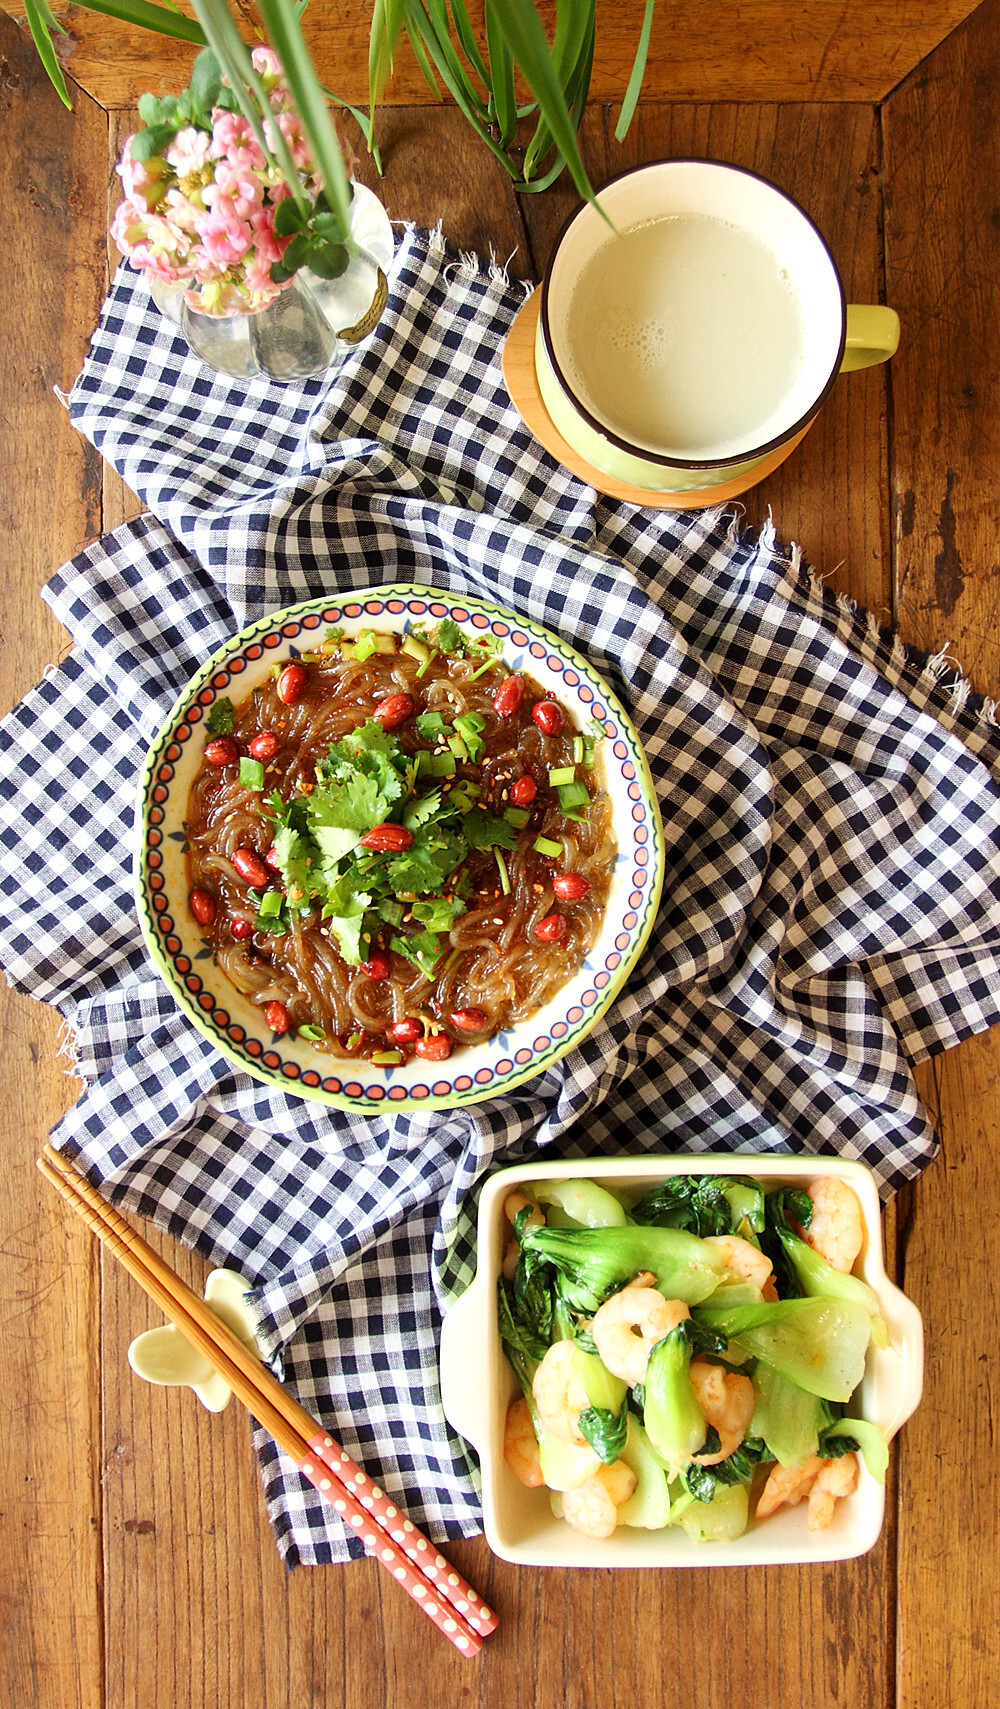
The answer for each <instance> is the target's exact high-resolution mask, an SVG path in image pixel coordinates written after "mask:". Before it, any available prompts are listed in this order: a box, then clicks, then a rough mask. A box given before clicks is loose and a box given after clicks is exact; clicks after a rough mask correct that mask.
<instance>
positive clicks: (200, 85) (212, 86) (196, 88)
mask: <svg viewBox="0 0 1000 1709" xmlns="http://www.w3.org/2000/svg"><path fill="white" fill-rule="evenodd" d="M221 88H222V72H221V71H220V70H219V62H218V60H217V59H216V57H215V55H214V53H213V52H212V50H211V48H210V47H206V48H203V49H202V51H201V53H200V54H199V55H198V57H197V59H196V60H195V62H194V65H193V66H192V67H191V81H190V83H189V84H188V90H189V92H190V95H191V99H192V101H194V102H195V103H196V105H197V106H198V107H200V108H201V110H202V112H206V113H210V112H211V110H212V108H213V107H214V106H215V104H216V102H217V100H218V99H219V91H220V90H221Z"/></svg>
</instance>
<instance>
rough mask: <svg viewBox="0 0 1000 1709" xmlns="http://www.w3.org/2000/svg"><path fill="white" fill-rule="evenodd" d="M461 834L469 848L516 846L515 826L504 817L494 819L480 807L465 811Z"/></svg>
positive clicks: (509, 847) (510, 847)
mask: <svg viewBox="0 0 1000 1709" xmlns="http://www.w3.org/2000/svg"><path fill="white" fill-rule="evenodd" d="M462 834H463V836H464V837H465V840H466V842H467V843H468V845H469V847H470V849H492V848H501V849H516V848H517V827H516V826H515V825H511V824H508V822H507V820H506V819H495V818H494V817H493V815H492V814H490V813H487V812H485V811H484V810H483V808H482V807H473V808H472V809H471V811H470V812H468V813H466V815H465V818H464V819H463V820H462Z"/></svg>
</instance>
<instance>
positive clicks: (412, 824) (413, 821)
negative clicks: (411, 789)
mask: <svg viewBox="0 0 1000 1709" xmlns="http://www.w3.org/2000/svg"><path fill="white" fill-rule="evenodd" d="M446 811H447V809H446ZM440 814H441V791H440V789H432V790H431V791H430V792H429V794H427V795H421V796H419V797H418V798H417V799H416V800H414V801H409V802H407V805H406V808H405V810H404V812H403V824H404V825H405V826H406V829H407V830H408V831H417V830H419V829H420V826H421V825H427V824H429V823H430V822H431V820H433V819H436V818H438V817H439V816H440Z"/></svg>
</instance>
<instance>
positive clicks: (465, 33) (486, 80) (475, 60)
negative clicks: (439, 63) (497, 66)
mask: <svg viewBox="0 0 1000 1709" xmlns="http://www.w3.org/2000/svg"><path fill="white" fill-rule="evenodd" d="M451 15H452V17H453V18H454V20H455V34H456V35H457V37H458V39H459V42H460V43H461V46H462V52H463V53H464V54H465V57H466V59H467V60H468V62H469V64H470V65H471V66H472V69H473V71H475V72H476V73H477V75H478V76H479V77H480V78H481V79H482V82H483V85H484V87H485V88H486V89H487V90H489V88H490V74H489V72H488V71H487V69H486V63H485V61H484V59H483V56H482V54H481V53H480V51H479V43H478V42H477V40H476V38H475V35H474V33H473V29H472V25H471V23H470V22H469V14H468V12H467V11H466V9H465V6H464V4H463V0H451Z"/></svg>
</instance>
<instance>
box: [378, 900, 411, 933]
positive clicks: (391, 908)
mask: <svg viewBox="0 0 1000 1709" xmlns="http://www.w3.org/2000/svg"><path fill="white" fill-rule="evenodd" d="M376 912H377V914H378V917H379V919H380V920H384V921H385V923H386V925H387V926H401V925H402V924H403V915H404V913H405V912H406V910H405V909H404V907H403V904H402V902H395V901H393V900H392V898H391V897H387V898H386V899H385V900H384V901H382V902H379V903H377V904H376Z"/></svg>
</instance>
